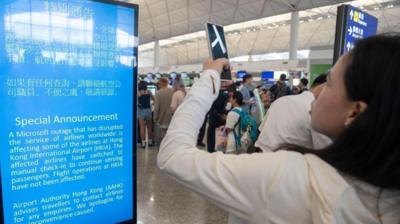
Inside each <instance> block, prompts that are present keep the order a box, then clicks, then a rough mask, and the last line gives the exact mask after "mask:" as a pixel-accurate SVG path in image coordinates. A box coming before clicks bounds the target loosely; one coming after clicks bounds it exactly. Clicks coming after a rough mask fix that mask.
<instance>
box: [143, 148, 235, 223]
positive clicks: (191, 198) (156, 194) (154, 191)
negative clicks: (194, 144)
mask: <svg viewBox="0 0 400 224" xmlns="http://www.w3.org/2000/svg"><path fill="white" fill-rule="evenodd" d="M157 152H158V150H157V149H156V148H150V149H146V150H143V149H141V148H138V150H137V162H138V166H137V169H138V182H137V194H138V201H137V202H138V203H137V206H138V209H137V213H138V224H225V223H227V222H228V221H227V220H228V215H227V213H226V212H225V211H223V210H221V209H219V208H218V207H216V206H215V205H213V204H211V203H210V202H209V201H207V200H206V199H205V198H203V197H202V196H200V195H198V194H196V193H194V192H192V191H190V190H188V189H186V188H185V187H183V186H182V185H180V184H178V183H177V182H175V181H174V180H173V179H172V178H170V177H168V176H167V175H166V174H164V173H161V171H160V170H159V169H158V167H157V164H156V158H157Z"/></svg>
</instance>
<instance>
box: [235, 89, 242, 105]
mask: <svg viewBox="0 0 400 224" xmlns="http://www.w3.org/2000/svg"><path fill="white" fill-rule="evenodd" d="M232 98H233V99H235V100H236V102H237V103H238V104H239V106H243V105H244V102H243V95H242V93H241V92H240V91H235V92H233V95H232Z"/></svg>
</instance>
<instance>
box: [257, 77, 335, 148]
mask: <svg viewBox="0 0 400 224" xmlns="http://www.w3.org/2000/svg"><path fill="white" fill-rule="evenodd" d="M325 82H326V75H325V74H324V75H320V76H318V77H317V78H316V79H315V80H314V82H313V84H312V85H311V89H310V91H304V92H303V93H302V94H300V95H292V96H285V97H282V98H279V99H278V100H276V101H275V102H274V103H273V104H272V105H271V107H270V108H269V110H268V112H267V114H266V115H265V118H264V120H263V122H262V124H261V125H260V127H259V130H260V135H259V137H258V139H257V141H256V143H255V146H256V147H258V148H261V149H262V150H263V151H264V152H268V151H276V150H277V149H278V148H279V147H280V146H281V145H282V144H295V145H300V146H303V147H306V148H310V149H322V148H324V147H326V146H328V145H329V144H330V143H331V142H332V141H331V140H330V139H329V138H328V137H326V136H324V135H322V134H320V133H318V132H316V131H314V130H313V129H312V128H311V116H310V110H311V103H312V102H313V101H314V100H315V98H316V97H317V96H318V95H319V93H320V92H321V90H322V88H323V86H324V84H325Z"/></svg>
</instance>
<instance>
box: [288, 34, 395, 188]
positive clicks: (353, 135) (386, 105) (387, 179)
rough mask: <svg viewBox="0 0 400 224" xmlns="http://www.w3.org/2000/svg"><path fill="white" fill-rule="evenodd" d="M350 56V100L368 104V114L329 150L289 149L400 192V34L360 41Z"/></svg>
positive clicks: (346, 78)
mask: <svg viewBox="0 0 400 224" xmlns="http://www.w3.org/2000/svg"><path fill="white" fill-rule="evenodd" d="M348 56H349V57H348V60H347V68H346V70H345V76H344V84H345V87H346V91H347V97H348V98H349V99H350V100H352V101H363V102H365V103H367V105H368V107H367V109H366V110H365V111H364V112H363V113H362V114H360V115H359V116H358V117H357V118H356V119H355V120H354V122H352V124H351V125H350V126H349V127H348V128H346V129H345V131H344V132H343V133H342V134H341V135H340V136H339V137H338V138H337V139H335V141H334V142H333V144H332V145H330V146H328V147H327V148H325V149H323V150H318V151H314V150H310V149H304V148H301V147H297V146H289V150H292V151H297V152H300V153H311V154H315V155H317V156H318V157H320V158H321V159H322V160H324V161H326V162H327V163H329V164H330V165H332V166H333V167H335V168H336V169H337V170H338V171H340V172H342V173H345V174H348V175H351V176H353V177H356V178H358V179H360V180H362V181H364V182H367V183H369V184H372V185H375V186H377V187H380V188H382V189H394V190H400V136H399V134H400V35H399V34H385V35H378V36H374V37H370V38H367V39H364V40H360V41H359V42H358V43H357V44H356V47H355V48H354V49H353V50H352V51H351V52H350V54H349V55H348Z"/></svg>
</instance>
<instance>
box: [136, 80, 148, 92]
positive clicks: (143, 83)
mask: <svg viewBox="0 0 400 224" xmlns="http://www.w3.org/2000/svg"><path fill="white" fill-rule="evenodd" d="M147 86H148V83H147V82H146V81H140V82H139V85H138V89H139V91H145V90H147Z"/></svg>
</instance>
